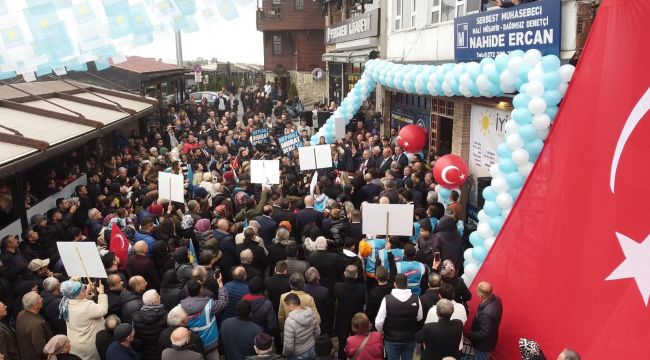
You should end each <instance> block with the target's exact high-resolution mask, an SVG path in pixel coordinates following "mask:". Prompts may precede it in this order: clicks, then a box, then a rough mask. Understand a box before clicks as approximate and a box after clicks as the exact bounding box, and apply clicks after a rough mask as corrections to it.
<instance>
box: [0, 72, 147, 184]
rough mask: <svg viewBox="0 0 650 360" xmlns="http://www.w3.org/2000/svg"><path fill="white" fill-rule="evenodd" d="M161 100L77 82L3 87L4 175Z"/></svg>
mask: <svg viewBox="0 0 650 360" xmlns="http://www.w3.org/2000/svg"><path fill="white" fill-rule="evenodd" d="M156 104H157V101H156V100H155V99H153V98H146V97H142V96H137V95H133V94H129V93H123V92H119V91H115V90H107V89H103V88H98V87H94V86H90V85H87V84H80V83H75V82H67V83H66V82H64V81H43V82H31V83H22V84H12V85H5V86H0V177H5V176H7V175H11V174H13V173H15V172H16V171H20V169H19V168H25V167H28V166H29V165H30V164H32V163H36V162H38V161H43V160H45V158H47V157H49V156H54V155H55V154H56V153H58V152H61V151H64V150H65V149H66V147H70V146H73V145H74V146H79V145H80V144H78V142H80V141H84V140H85V141H89V140H90V139H92V138H94V137H97V136H100V135H101V134H102V133H103V131H104V130H106V131H111V130H112V128H115V126H119V124H121V123H123V121H127V120H129V119H135V118H139V117H141V116H144V115H146V114H149V113H151V112H152V111H153V110H154V109H156ZM43 150H47V153H45V154H42V155H41V154H40V152H41V151H43ZM39 156H40V158H39ZM17 164H20V165H21V166H18V167H15V166H14V165H17Z"/></svg>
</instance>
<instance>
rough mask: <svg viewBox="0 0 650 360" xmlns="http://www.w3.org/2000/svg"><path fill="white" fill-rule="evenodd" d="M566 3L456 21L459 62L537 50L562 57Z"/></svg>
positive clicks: (545, 2) (553, 0) (543, 2)
mask: <svg viewBox="0 0 650 360" xmlns="http://www.w3.org/2000/svg"><path fill="white" fill-rule="evenodd" d="M561 15H562V4H561V1H558V0H540V1H534V2H532V3H529V4H524V5H517V6H513V7H510V8H506V9H499V10H494V11H486V12H480V13H478V14H473V15H468V16H463V17H459V18H456V19H454V29H455V32H454V49H455V58H456V61H471V60H479V59H483V58H487V57H491V58H494V57H496V56H497V55H499V54H501V53H510V52H511V51H514V50H523V51H526V50H529V49H537V50H539V51H541V52H542V54H543V55H557V56H560V39H561V36H560V31H561V27H562V21H561Z"/></svg>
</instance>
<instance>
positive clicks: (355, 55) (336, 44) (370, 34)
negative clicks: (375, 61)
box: [322, 9, 379, 103]
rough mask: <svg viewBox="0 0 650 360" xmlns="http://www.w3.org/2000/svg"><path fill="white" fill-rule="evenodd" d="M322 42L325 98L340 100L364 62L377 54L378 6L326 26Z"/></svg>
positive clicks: (355, 79) (353, 82) (352, 84)
mask: <svg viewBox="0 0 650 360" xmlns="http://www.w3.org/2000/svg"><path fill="white" fill-rule="evenodd" d="M325 45H326V47H327V51H328V52H327V53H325V54H323V56H322V59H323V61H325V62H327V67H328V73H329V79H328V80H329V89H328V93H329V99H330V101H334V102H336V103H340V102H341V100H342V99H344V98H345V96H346V95H347V94H348V92H350V91H351V90H352V88H353V87H354V84H356V82H357V81H359V79H360V78H361V74H362V73H363V70H364V64H365V62H366V61H368V60H369V59H372V58H375V57H376V56H377V55H378V45H379V9H375V10H372V11H367V12H365V13H363V14H360V15H357V16H355V17H353V18H350V19H347V20H344V21H341V22H338V23H336V24H333V25H331V26H329V27H327V28H326V29H325Z"/></svg>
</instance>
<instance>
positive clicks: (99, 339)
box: [95, 314, 120, 360]
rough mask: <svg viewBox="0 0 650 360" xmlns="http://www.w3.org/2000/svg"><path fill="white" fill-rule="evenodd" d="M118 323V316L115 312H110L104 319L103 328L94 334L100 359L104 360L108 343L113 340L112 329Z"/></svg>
mask: <svg viewBox="0 0 650 360" xmlns="http://www.w3.org/2000/svg"><path fill="white" fill-rule="evenodd" d="M119 324H120V318H119V317H118V316H116V315H115V314H110V315H108V316H107V317H106V320H104V330H100V331H99V332H98V333H97V335H96V336H95V347H96V348H97V352H98V353H99V357H100V358H101V359H102V360H106V350H107V349H108V345H110V344H111V343H112V342H113V341H115V336H114V335H113V331H114V330H115V328H116V327H117V325H119Z"/></svg>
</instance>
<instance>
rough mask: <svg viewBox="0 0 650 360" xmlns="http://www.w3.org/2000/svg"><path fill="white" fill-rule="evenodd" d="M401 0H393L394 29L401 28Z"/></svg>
mask: <svg viewBox="0 0 650 360" xmlns="http://www.w3.org/2000/svg"><path fill="white" fill-rule="evenodd" d="M402 1H403V0H395V30H402V5H403V3H402Z"/></svg>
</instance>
